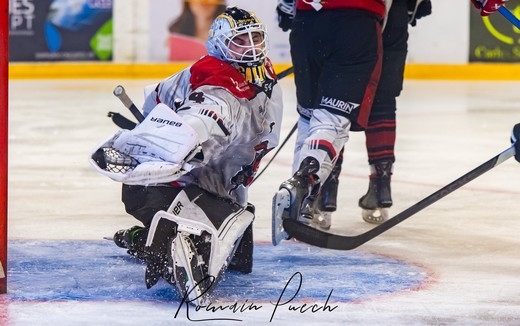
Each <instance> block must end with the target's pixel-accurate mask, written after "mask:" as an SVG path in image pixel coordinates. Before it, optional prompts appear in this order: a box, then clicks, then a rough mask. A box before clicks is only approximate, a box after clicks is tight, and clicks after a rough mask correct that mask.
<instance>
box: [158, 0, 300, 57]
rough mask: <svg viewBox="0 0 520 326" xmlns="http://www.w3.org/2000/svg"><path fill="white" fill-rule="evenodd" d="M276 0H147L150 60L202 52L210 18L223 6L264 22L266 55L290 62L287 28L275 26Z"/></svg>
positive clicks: (222, 8)
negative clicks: (148, 3)
mask: <svg viewBox="0 0 520 326" xmlns="http://www.w3.org/2000/svg"><path fill="white" fill-rule="evenodd" d="M276 4H277V0H261V1H251V0H173V1H172V0H150V26H149V27H150V45H151V46H150V61H152V62H163V61H195V60H197V59H198V58H200V56H201V55H203V54H205V53H206V48H205V41H206V38H207V36H208V30H209V27H210V25H211V22H212V21H213V19H214V18H215V17H216V16H217V15H218V14H220V13H221V12H223V11H224V10H225V8H226V6H238V7H240V8H242V9H245V10H248V11H252V12H254V13H255V14H256V15H257V16H258V17H259V18H260V20H261V21H262V22H263V23H264V24H265V25H266V29H267V33H268V35H269V44H270V52H269V57H270V58H271V60H272V61H273V62H275V63H290V62H291V58H290V54H289V49H290V48H289V32H283V31H282V30H281V29H280V28H279V27H278V17H277V15H276Z"/></svg>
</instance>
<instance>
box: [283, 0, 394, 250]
mask: <svg viewBox="0 0 520 326" xmlns="http://www.w3.org/2000/svg"><path fill="white" fill-rule="evenodd" d="M278 12H279V13H288V14H289V15H291V17H290V18H289V21H290V22H289V26H285V27H286V28H284V26H283V22H282V20H283V15H282V20H281V21H280V22H281V25H282V28H284V29H286V30H287V29H291V33H290V36H289V40H290V45H291V58H292V63H293V66H294V78H295V84H296V98H297V110H298V113H299V114H300V118H299V120H298V132H297V140H296V146H295V151H294V160H293V176H292V177H291V178H290V179H288V180H286V181H284V182H283V183H282V184H281V185H280V188H279V190H278V192H277V193H276V194H275V196H274V198H273V221H274V222H273V230H274V232H273V243H275V244H277V243H278V242H279V241H281V240H282V239H283V238H284V237H286V235H285V234H283V232H281V230H280V228H279V225H281V223H280V220H282V219H285V218H293V219H297V220H299V221H300V222H302V223H305V224H311V223H313V222H314V220H316V219H319V218H322V217H323V216H326V215H328V216H329V218H330V213H331V212H332V211H334V210H335V209H336V207H335V202H334V203H333V202H332V199H334V200H335V196H334V198H331V197H330V196H329V197H330V198H329V197H327V196H328V195H327V196H325V195H324V194H325V193H327V194H330V192H326V191H324V190H325V189H327V188H328V187H329V185H330V183H331V182H335V181H336V183H337V175H339V169H337V168H335V166H336V164H337V163H338V160H341V157H342V153H341V152H342V150H343V146H344V145H345V144H346V142H347V141H348V138H349V132H350V131H361V130H364V129H365V128H366V127H367V124H368V118H369V116H370V110H371V108H372V104H373V101H374V96H375V92H376V89H377V84H378V82H379V77H380V74H381V66H382V54H383V48H382V28H383V20H384V17H385V13H386V8H385V2H384V1H382V0H330V1H319V0H314V1H308V0H296V1H295V2H293V1H280V2H279V6H278ZM338 166H339V165H338ZM333 186H334V185H333ZM336 186H337V185H336ZM322 190H323V191H322ZM320 195H321V196H320ZM322 222H323V221H319V223H322Z"/></svg>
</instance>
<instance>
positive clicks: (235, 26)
mask: <svg viewBox="0 0 520 326" xmlns="http://www.w3.org/2000/svg"><path fill="white" fill-rule="evenodd" d="M244 35H245V38H244ZM237 36H241V37H238V38H237ZM206 49H207V51H208V54H209V55H211V56H213V57H216V58H219V59H221V60H223V61H226V62H229V63H231V64H232V65H234V66H235V67H236V68H237V69H238V70H239V71H240V72H241V73H242V74H243V75H244V76H245V77H246V79H247V80H248V81H249V82H251V83H254V84H261V83H263V81H264V79H265V67H264V63H265V59H266V56H267V53H268V51H269V46H268V40H267V33H266V32H265V25H264V24H263V23H261V22H260V20H259V19H258V18H257V17H256V16H255V15H254V14H253V13H251V12H248V11H246V10H244V9H240V8H237V7H230V8H227V9H226V11H225V12H224V13H222V14H220V15H219V16H218V17H217V18H215V20H214V22H213V24H212V25H211V27H210V30H209V37H208V40H207V41H206Z"/></svg>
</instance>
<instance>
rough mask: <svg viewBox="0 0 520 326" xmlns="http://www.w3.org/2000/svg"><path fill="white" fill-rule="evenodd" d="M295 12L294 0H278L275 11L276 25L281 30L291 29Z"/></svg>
mask: <svg viewBox="0 0 520 326" xmlns="http://www.w3.org/2000/svg"><path fill="white" fill-rule="evenodd" d="M295 12H296V4H295V3H294V0H278V6H276V13H277V14H278V27H280V28H281V29H282V31H284V32H287V31H288V30H290V29H291V26H292V22H293V19H294V14H295Z"/></svg>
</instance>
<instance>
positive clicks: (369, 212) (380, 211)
mask: <svg viewBox="0 0 520 326" xmlns="http://www.w3.org/2000/svg"><path fill="white" fill-rule="evenodd" d="M392 165H393V162H392V161H381V162H377V163H376V164H373V165H371V166H370V168H371V171H372V174H371V175H370V182H369V185H368V191H367V193H366V194H365V195H364V196H362V197H361V198H360V199H359V207H361V209H362V213H361V215H362V217H363V220H365V222H368V223H373V224H381V223H383V222H384V221H386V220H387V219H388V208H389V207H391V206H392V193H391V188H390V181H391V177H392Z"/></svg>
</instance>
